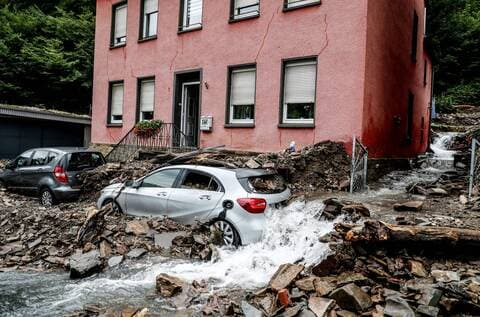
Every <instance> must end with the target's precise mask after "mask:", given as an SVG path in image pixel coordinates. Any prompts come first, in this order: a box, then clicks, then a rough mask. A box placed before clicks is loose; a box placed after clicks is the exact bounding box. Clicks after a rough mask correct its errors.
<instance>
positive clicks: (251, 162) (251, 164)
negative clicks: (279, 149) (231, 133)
mask: <svg viewBox="0 0 480 317" xmlns="http://www.w3.org/2000/svg"><path fill="white" fill-rule="evenodd" d="M245 166H246V167H248V168H253V169H256V168H260V164H258V163H257V161H255V160H254V159H249V160H248V161H247V163H245Z"/></svg>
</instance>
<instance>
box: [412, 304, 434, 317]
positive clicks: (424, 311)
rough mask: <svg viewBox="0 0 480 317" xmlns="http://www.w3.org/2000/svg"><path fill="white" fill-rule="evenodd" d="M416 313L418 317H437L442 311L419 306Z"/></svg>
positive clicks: (431, 307)
mask: <svg viewBox="0 0 480 317" xmlns="http://www.w3.org/2000/svg"><path fill="white" fill-rule="evenodd" d="M415 313H416V314H417V316H428V317H437V316H438V314H439V313H440V309H439V308H437V307H433V306H427V305H419V306H418V307H417V310H416V311H415Z"/></svg>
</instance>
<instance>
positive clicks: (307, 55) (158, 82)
mask: <svg viewBox="0 0 480 317" xmlns="http://www.w3.org/2000/svg"><path fill="white" fill-rule="evenodd" d="M424 12H425V7H424V1H423V0H355V1H352V0H323V1H320V0H222V1H219V0H161V1H159V0H128V2H127V1H118V0H97V20H96V21H97V22H96V36H95V69H94V89H93V115H92V142H93V143H110V144H111V143H116V142H118V141H119V140H120V139H121V138H122V137H123V136H124V135H125V134H126V133H128V132H129V131H130V129H131V128H132V127H133V126H134V125H135V123H136V122H138V121H139V120H148V119H152V118H155V119H161V120H162V121H164V122H168V123H173V125H174V126H176V127H177V129H179V130H180V131H182V133H183V135H184V137H182V138H183V139H182V140H174V142H177V143H178V142H180V143H182V142H183V143H185V142H187V143H191V144H192V145H194V146H198V147H207V146H216V145H225V146H226V147H227V148H230V149H241V150H251V151H277V150H282V149H285V148H286V147H287V146H288V145H289V143H290V142H291V141H295V142H296V144H297V146H299V147H302V146H306V145H309V144H313V143H317V142H320V141H324V140H334V141H341V142H345V143H346V144H347V145H348V144H351V140H352V137H353V136H354V135H355V136H356V137H358V138H360V139H361V140H362V142H363V143H364V144H365V145H366V146H367V147H368V149H369V151H370V153H371V156H373V157H410V156H413V155H415V154H417V153H421V152H424V151H425V150H426V149H427V146H428V131H429V122H430V121H429V118H430V113H429V108H430V100H431V86H432V70H431V69H432V67H431V62H430V59H429V57H428V54H427V53H426V52H425V50H424V45H423V40H424V25H425V24H424V19H425V14H424ZM207 118H211V119H212V126H211V129H210V130H209V131H208V130H201V129H200V122H201V121H208V120H202V119H207ZM207 127H208V125H206V126H205V127H203V125H202V129H203V128H207Z"/></svg>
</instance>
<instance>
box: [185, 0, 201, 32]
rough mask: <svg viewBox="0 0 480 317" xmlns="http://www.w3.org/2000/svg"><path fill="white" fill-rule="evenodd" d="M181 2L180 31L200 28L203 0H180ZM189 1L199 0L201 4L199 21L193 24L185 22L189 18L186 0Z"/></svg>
mask: <svg viewBox="0 0 480 317" xmlns="http://www.w3.org/2000/svg"><path fill="white" fill-rule="evenodd" d="M181 1H182V3H183V12H182V24H181V25H180V31H190V30H196V29H200V28H201V27H202V25H203V2H204V0H181ZM189 1H200V2H201V3H202V4H201V8H202V11H201V14H200V22H199V23H195V24H190V23H189V24H187V21H188V19H189V15H188V10H187V8H188V2H189Z"/></svg>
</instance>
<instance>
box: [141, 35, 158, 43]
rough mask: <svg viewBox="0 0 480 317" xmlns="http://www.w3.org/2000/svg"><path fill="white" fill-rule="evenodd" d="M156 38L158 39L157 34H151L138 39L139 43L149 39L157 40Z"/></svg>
mask: <svg viewBox="0 0 480 317" xmlns="http://www.w3.org/2000/svg"><path fill="white" fill-rule="evenodd" d="M156 39H157V36H156V35H153V36H149V37H142V38H139V39H138V43H143V42H148V41H151V40H156Z"/></svg>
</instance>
